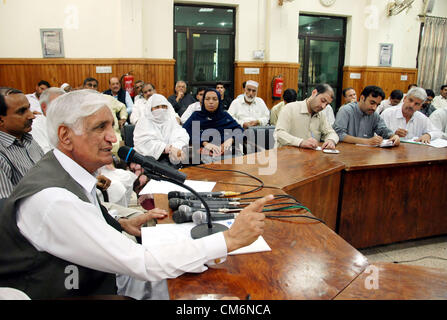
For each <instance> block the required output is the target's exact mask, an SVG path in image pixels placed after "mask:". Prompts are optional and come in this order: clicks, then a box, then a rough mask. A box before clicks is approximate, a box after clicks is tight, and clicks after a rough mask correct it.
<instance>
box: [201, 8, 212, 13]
mask: <svg viewBox="0 0 447 320" xmlns="http://www.w3.org/2000/svg"><path fill="white" fill-rule="evenodd" d="M213 11H214V9H213V8H200V9H199V12H213Z"/></svg>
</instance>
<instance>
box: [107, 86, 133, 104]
mask: <svg viewBox="0 0 447 320" xmlns="http://www.w3.org/2000/svg"><path fill="white" fill-rule="evenodd" d="M103 93H104V94H108V95H109V96H112V97H113V93H112V90H111V89H109V90H106V91H104V92H103ZM118 101H119V102H122V103H124V105H125V106H126V107H127V104H126V90H124V89H123V88H121V89H120V90H119V91H118Z"/></svg>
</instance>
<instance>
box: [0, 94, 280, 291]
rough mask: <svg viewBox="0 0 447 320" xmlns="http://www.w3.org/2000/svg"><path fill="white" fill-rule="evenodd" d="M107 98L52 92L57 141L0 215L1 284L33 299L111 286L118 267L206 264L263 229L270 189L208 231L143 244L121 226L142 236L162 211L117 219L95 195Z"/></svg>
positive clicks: (107, 139)
mask: <svg viewBox="0 0 447 320" xmlns="http://www.w3.org/2000/svg"><path fill="white" fill-rule="evenodd" d="M107 103H108V102H107V100H106V99H105V98H103V97H102V96H101V95H100V94H98V93H95V92H92V91H87V90H78V91H74V92H70V93H68V94H65V95H63V96H60V97H59V98H58V99H56V100H55V101H53V104H52V105H51V108H50V109H49V110H48V112H47V117H48V133H49V137H50V140H51V142H52V144H53V145H56V149H54V151H51V152H48V153H47V154H46V155H45V156H44V157H43V158H42V160H41V161H40V162H39V163H38V164H37V165H36V166H35V167H33V168H32V169H31V170H30V171H29V172H28V174H27V175H26V176H25V177H24V178H23V179H22V180H21V181H20V182H19V185H18V186H17V188H15V190H14V191H13V193H12V194H11V196H10V197H9V198H8V200H6V203H5V204H4V206H3V209H2V215H1V216H0V229H1V230H0V260H1V261H2V267H1V268H0V287H11V288H16V289H18V290H21V291H23V292H24V293H25V294H27V295H28V296H29V297H30V298H31V299H54V298H64V297H75V296H88V295H101V294H102V295H104V294H106V295H107V294H114V293H115V292H116V287H115V274H122V275H129V276H131V277H134V278H137V279H141V280H143V281H157V280H161V279H167V278H175V277H177V276H179V275H181V274H183V273H185V272H203V271H205V270H207V265H210V264H213V263H219V262H220V261H223V259H225V258H226V256H227V254H228V252H231V251H233V250H236V249H238V248H241V247H244V246H247V245H249V244H251V243H252V242H253V241H255V240H256V239H257V238H258V237H259V235H261V234H262V231H263V228H264V219H265V216H264V214H263V213H262V212H261V211H262V209H263V206H264V204H265V203H266V202H267V201H270V200H272V199H273V196H272V195H270V196H268V197H265V198H263V199H261V200H258V201H256V202H255V203H253V204H251V205H250V206H248V207H246V208H245V209H244V210H243V211H242V212H241V213H239V215H238V216H237V218H236V219H235V221H234V223H233V225H232V227H231V228H230V229H229V230H226V231H224V232H219V233H215V234H212V235H210V236H208V237H205V238H200V239H196V240H193V239H188V240H183V241H181V242H178V243H173V244H170V243H166V244H162V245H155V244H154V245H152V246H149V247H144V246H142V245H139V244H137V243H135V242H134V241H132V240H131V239H129V238H128V237H126V236H125V235H123V234H122V233H121V231H122V230H124V231H126V232H127V233H129V234H132V235H135V236H140V235H141V231H140V227H141V225H142V224H144V223H145V222H146V221H147V220H149V219H152V218H164V217H165V216H166V215H167V213H166V212H165V211H164V210H160V209H154V210H151V211H149V212H147V213H145V214H143V215H140V216H138V217H135V218H130V219H119V220H118V221H116V220H114V219H113V218H111V216H110V215H109V213H108V212H107V211H106V210H105V209H104V208H103V207H102V206H101V204H100V203H99V202H98V201H97V198H96V196H95V184H96V179H95V177H94V173H95V171H96V170H97V169H98V168H100V167H102V166H104V165H107V164H110V163H111V162H112V152H111V150H112V143H114V142H115V140H116V136H115V134H114V131H113V116H112V112H111V111H110V109H109V107H107ZM73 274H75V276H73Z"/></svg>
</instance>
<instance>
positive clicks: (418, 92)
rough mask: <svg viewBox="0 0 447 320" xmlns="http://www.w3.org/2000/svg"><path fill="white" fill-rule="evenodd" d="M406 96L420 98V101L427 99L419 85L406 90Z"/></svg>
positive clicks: (425, 93)
mask: <svg viewBox="0 0 447 320" xmlns="http://www.w3.org/2000/svg"><path fill="white" fill-rule="evenodd" d="M407 97H415V98H417V99H421V100H422V101H425V100H427V92H426V91H425V89H424V88H421V87H415V88H412V89H410V91H408V92H407Z"/></svg>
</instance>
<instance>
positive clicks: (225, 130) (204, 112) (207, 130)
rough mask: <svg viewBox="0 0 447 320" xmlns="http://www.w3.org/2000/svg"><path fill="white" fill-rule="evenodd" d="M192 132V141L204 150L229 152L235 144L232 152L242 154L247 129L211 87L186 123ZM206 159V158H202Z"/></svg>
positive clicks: (217, 154)
mask: <svg viewBox="0 0 447 320" xmlns="http://www.w3.org/2000/svg"><path fill="white" fill-rule="evenodd" d="M183 128H185V129H186V131H187V132H188V134H189V137H190V144H192V146H193V148H194V147H201V148H202V154H205V155H209V156H211V157H220V156H222V155H224V153H225V155H227V154H228V152H227V151H229V150H231V149H232V147H233V146H234V148H233V150H232V151H233V152H232V154H235V155H240V154H242V153H241V151H240V150H242V148H241V147H240V146H239V144H241V143H242V138H243V131H244V129H243V128H242V127H241V126H240V125H239V124H238V123H237V122H236V120H234V119H233V117H232V116H231V115H230V114H229V113H228V112H226V111H225V110H224V108H223V106H222V102H221V99H220V93H219V92H218V91H217V90H215V89H213V88H208V89H206V90H205V93H204V95H203V100H202V105H201V110H200V111H195V112H194V113H193V114H192V115H191V117H190V118H189V119H188V120H187V121H186V122H185V123H184V124H183ZM202 160H204V159H202Z"/></svg>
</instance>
